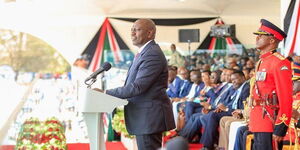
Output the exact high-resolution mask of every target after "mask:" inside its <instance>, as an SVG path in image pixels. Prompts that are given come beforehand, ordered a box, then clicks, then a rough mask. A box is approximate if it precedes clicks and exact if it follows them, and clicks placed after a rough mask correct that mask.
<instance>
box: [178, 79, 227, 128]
mask: <svg viewBox="0 0 300 150" xmlns="http://www.w3.org/2000/svg"><path fill="white" fill-rule="evenodd" d="M228 86H229V84H228V83H227V84H225V85H224V86H223V87H222V88H220V89H219V90H218V91H215V90H214V89H210V90H209V91H208V92H207V93H206V94H205V97H208V98H210V101H209V104H210V105H211V106H212V108H213V109H215V108H216V106H217V105H215V104H214V103H215V99H216V98H217V97H218V96H219V95H220V94H221V93H222V92H225V93H224V94H222V95H221V96H220V99H225V98H226V97H227V95H228V94H226V91H227V90H228V89H227V87H228ZM203 87H204V85H203ZM203 87H202V88H203ZM199 94H200V92H199V93H198V96H199ZM216 104H217V103H216ZM202 108H203V106H202V105H201V104H199V103H196V102H186V107H185V109H184V112H185V119H186V122H188V120H189V119H190V117H191V116H192V115H193V113H201V112H202Z"/></svg>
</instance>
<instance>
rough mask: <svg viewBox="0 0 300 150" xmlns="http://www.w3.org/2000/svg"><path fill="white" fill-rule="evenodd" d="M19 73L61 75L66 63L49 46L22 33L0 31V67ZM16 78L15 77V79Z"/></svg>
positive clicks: (65, 70) (67, 68)
mask: <svg viewBox="0 0 300 150" xmlns="http://www.w3.org/2000/svg"><path fill="white" fill-rule="evenodd" d="M1 64H7V65H10V66H11V67H12V68H13V69H14V70H15V72H16V73H17V74H18V73H19V72H20V71H21V72H37V73H63V72H69V71H70V65H69V64H68V63H67V61H66V60H65V59H64V58H63V57H62V56H61V55H60V54H59V53H58V52H57V51H56V50H55V49H54V48H53V47H51V46H50V45H49V44H47V43H46V42H44V41H42V40H40V39H38V38H36V37H34V36H31V35H29V34H26V33H23V32H16V31H11V30H0V65H1ZM16 78H17V77H16Z"/></svg>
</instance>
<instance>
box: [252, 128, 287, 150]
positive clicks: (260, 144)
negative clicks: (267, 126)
mask: <svg viewBox="0 0 300 150" xmlns="http://www.w3.org/2000/svg"><path fill="white" fill-rule="evenodd" d="M253 134H254V144H253V150H272V149H273V144H272V135H273V133H272V132H254V133H253ZM282 146H283V143H282V142H279V143H278V149H279V150H281V149H282Z"/></svg>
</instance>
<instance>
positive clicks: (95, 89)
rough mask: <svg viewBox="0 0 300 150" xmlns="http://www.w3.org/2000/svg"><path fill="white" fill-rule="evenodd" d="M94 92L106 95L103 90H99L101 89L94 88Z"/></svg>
mask: <svg viewBox="0 0 300 150" xmlns="http://www.w3.org/2000/svg"><path fill="white" fill-rule="evenodd" d="M93 90H95V91H98V92H101V93H105V91H104V90H101V89H99V88H93Z"/></svg>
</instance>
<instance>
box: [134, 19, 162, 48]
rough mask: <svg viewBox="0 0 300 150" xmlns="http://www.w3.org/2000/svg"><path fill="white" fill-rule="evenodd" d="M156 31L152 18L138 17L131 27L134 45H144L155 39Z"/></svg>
mask: <svg viewBox="0 0 300 150" xmlns="http://www.w3.org/2000/svg"><path fill="white" fill-rule="evenodd" d="M155 33H156V27H155V23H154V22H153V21H152V20H150V19H138V20H136V21H135V22H134V24H133V26H132V28H131V39H132V43H133V45H135V46H137V47H142V46H143V45H144V44H146V43H147V42H148V41H150V40H154V38H155Z"/></svg>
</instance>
